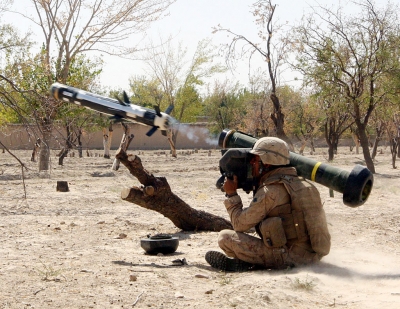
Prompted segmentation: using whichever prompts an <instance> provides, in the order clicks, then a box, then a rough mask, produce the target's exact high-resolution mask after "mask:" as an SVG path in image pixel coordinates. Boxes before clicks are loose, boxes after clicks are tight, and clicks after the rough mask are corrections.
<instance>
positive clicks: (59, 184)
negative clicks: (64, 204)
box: [57, 181, 69, 192]
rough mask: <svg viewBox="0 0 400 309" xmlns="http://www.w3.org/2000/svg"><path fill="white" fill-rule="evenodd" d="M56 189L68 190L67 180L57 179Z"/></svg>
mask: <svg viewBox="0 0 400 309" xmlns="http://www.w3.org/2000/svg"><path fill="white" fill-rule="evenodd" d="M57 191H58V192H68V191H69V188H68V182H66V181H57Z"/></svg>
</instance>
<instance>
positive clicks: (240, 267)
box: [205, 251, 253, 272]
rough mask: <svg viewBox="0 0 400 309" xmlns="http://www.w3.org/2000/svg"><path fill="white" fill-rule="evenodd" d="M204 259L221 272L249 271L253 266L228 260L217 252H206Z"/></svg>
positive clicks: (239, 261) (236, 260)
mask: <svg viewBox="0 0 400 309" xmlns="http://www.w3.org/2000/svg"><path fill="white" fill-rule="evenodd" d="M205 259H206V261H207V263H208V264H210V265H211V266H212V267H214V268H216V269H219V270H223V271H234V272H242V271H249V270H250V269H251V267H252V266H253V265H252V264H250V263H247V262H245V261H242V260H239V259H232V258H228V257H227V256H225V254H223V253H221V252H218V251H208V252H207V253H206V256H205Z"/></svg>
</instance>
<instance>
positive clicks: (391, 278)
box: [0, 147, 400, 309]
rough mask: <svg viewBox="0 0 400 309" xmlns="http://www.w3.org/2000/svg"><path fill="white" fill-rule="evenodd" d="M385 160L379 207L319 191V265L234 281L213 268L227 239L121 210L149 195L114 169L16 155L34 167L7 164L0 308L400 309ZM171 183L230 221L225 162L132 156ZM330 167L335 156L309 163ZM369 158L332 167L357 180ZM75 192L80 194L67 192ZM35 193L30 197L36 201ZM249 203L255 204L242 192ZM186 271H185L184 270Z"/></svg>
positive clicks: (397, 188) (393, 201) (347, 154)
mask: <svg viewBox="0 0 400 309" xmlns="http://www.w3.org/2000/svg"><path fill="white" fill-rule="evenodd" d="M379 151H380V152H382V153H379V154H378V156H377V158H376V162H375V163H376V171H377V173H376V174H375V175H374V187H373V189H372V193H371V195H370V197H369V199H368V201H367V202H366V203H365V204H364V205H362V206H360V207H356V208H351V207H347V206H345V205H344V204H343V202H342V195H341V194H340V193H337V192H336V193H335V196H334V197H330V196H329V189H328V188H326V187H323V186H321V185H318V184H317V187H318V188H319V190H320V193H321V197H322V199H323V201H324V207H325V210H326V213H327V219H328V224H329V229H330V232H331V235H332V248H331V253H330V254H329V255H328V256H327V257H325V258H324V259H323V260H322V261H321V263H320V264H318V265H312V266H309V267H300V268H294V269H288V270H285V271H271V270H260V271H254V272H246V273H224V272H220V271H217V270H214V269H212V268H211V267H210V266H209V265H208V264H207V263H206V261H205V260H204V255H205V253H206V252H207V251H209V250H219V248H218V245H217V235H218V233H216V232H182V231H180V230H179V229H177V228H176V227H175V226H174V225H173V224H172V223H171V221H169V220H168V219H166V218H165V217H163V216H162V215H160V214H158V213H156V212H152V211H149V210H146V209H143V208H141V207H139V206H137V205H135V204H131V203H128V202H125V201H123V200H121V198H120V192H121V190H122V189H123V188H125V187H130V186H132V185H139V183H138V181H137V180H136V179H135V178H134V177H132V176H131V175H130V174H129V173H128V171H127V170H126V169H125V167H124V166H121V168H120V169H119V170H118V171H113V170H112V169H111V167H112V161H113V160H112V159H104V158H103V157H101V156H100V155H101V153H102V152H101V151H100V150H98V151H93V154H96V156H95V155H93V156H92V157H84V158H78V157H77V156H75V157H68V158H66V159H65V160H64V166H58V165H57V162H58V158H57V157H56V151H54V152H53V153H52V160H53V162H52V169H51V171H50V172H49V173H39V172H37V171H38V168H37V163H33V162H30V152H29V151H15V152H13V153H14V154H15V155H17V156H18V157H19V158H20V159H21V160H22V161H23V162H24V163H25V164H26V165H27V166H28V167H29V171H27V172H25V185H26V192H25V191H24V186H23V181H22V178H21V167H20V166H19V164H18V162H17V161H16V160H15V159H14V158H13V157H12V156H11V155H10V154H8V153H7V152H6V153H0V202H1V203H0V205H1V207H0V308H132V307H135V308H184V307H188V308H206V309H210V308H363V309H364V308H371V309H372V308H386V309H390V308H400V269H399V265H400V213H399V199H400V185H399V177H400V171H399V170H397V169H393V168H392V165H391V159H390V151H389V149H388V148H384V147H382V148H381V149H379ZM130 153H134V154H136V155H139V156H140V158H141V159H142V162H143V165H144V167H145V168H146V169H147V170H148V171H150V172H152V173H153V174H154V175H156V176H164V177H166V178H167V180H168V182H169V184H170V185H171V188H172V190H173V192H174V193H175V194H177V195H178V196H179V197H181V198H182V199H183V200H184V201H186V202H187V203H188V204H189V205H191V206H192V207H193V208H196V209H201V210H204V211H207V212H210V213H213V214H216V215H219V216H222V217H224V218H226V219H229V218H228V216H227V213H226V210H225V208H224V206H223V200H224V195H223V193H222V192H221V191H219V190H217V189H216V187H215V182H216V180H217V178H218V177H219V169H218V161H219V158H220V156H221V155H220V151H219V150H217V149H215V150H212V151H211V153H209V151H208V150H199V151H196V152H194V151H191V152H190V151H183V152H181V151H178V158H172V157H171V156H170V155H169V152H168V151H167V152H163V151H161V152H160V151H140V152H138V151H130ZM306 155H307V156H309V157H311V158H312V159H314V160H318V161H322V162H326V158H327V154H326V149H323V148H320V149H317V153H315V154H313V155H310V154H306ZM360 163H361V164H362V163H363V158H362V154H356V153H355V152H354V151H353V152H351V151H350V150H349V148H340V149H339V154H338V155H337V156H336V158H335V160H334V162H332V163H331V164H332V165H334V166H338V167H340V168H343V169H345V170H348V171H350V170H352V168H353V167H354V165H355V164H360ZM57 181H67V182H68V185H69V192H57V191H56V186H57ZM25 193H26V197H25ZM240 195H241V196H242V198H243V200H244V203H245V204H247V203H248V202H249V201H250V199H251V196H249V195H247V194H246V193H244V192H240ZM158 233H169V234H172V235H174V236H178V237H179V242H180V243H179V247H178V249H177V251H176V252H175V253H173V254H169V255H156V256H153V255H147V254H146V253H145V252H144V250H143V249H142V248H141V246H140V239H142V238H146V235H149V234H151V235H154V234H158ZM177 259H180V260H183V259H185V260H186V262H187V265H182V266H176V265H175V263H173V261H174V260H177Z"/></svg>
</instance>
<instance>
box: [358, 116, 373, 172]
mask: <svg viewBox="0 0 400 309" xmlns="http://www.w3.org/2000/svg"><path fill="white" fill-rule="evenodd" d="M357 127H358V132H359V137H360V144H361V148H362V150H363V155H364V159H365V164H366V165H367V168H368V169H369V170H370V171H371V173H373V174H375V166H374V162H373V161H372V158H371V154H370V152H369V140H368V136H367V134H366V132H365V128H363V127H362V125H361V124H357Z"/></svg>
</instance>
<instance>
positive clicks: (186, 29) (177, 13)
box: [9, 0, 383, 89]
mask: <svg viewBox="0 0 400 309" xmlns="http://www.w3.org/2000/svg"><path fill="white" fill-rule="evenodd" d="M382 1H383V0H378V2H382ZM254 2H255V0H178V1H177V2H176V3H174V4H172V5H171V6H170V7H169V9H168V13H169V15H168V16H166V17H164V18H163V19H162V20H159V21H156V22H154V23H153V24H152V26H151V28H150V29H148V31H147V33H146V37H147V38H152V39H153V40H154V41H157V40H158V37H159V36H162V37H168V36H170V35H171V36H173V37H174V41H175V42H176V44H178V42H182V44H183V45H184V46H186V47H187V48H188V55H192V54H193V52H194V51H195V48H196V46H197V43H198V42H199V41H201V40H202V39H205V38H210V39H211V40H212V42H213V43H214V44H215V45H217V46H218V45H219V44H221V43H228V42H229V41H230V39H229V38H227V36H226V34H223V33H217V34H212V28H213V27H215V26H217V25H219V24H220V25H222V26H224V27H226V28H229V29H231V30H232V31H235V32H237V33H240V34H243V35H245V36H246V37H254V38H255V37H256V34H257V28H256V26H255V24H254V17H253V16H252V14H251V13H250V6H251V4H252V3H254ZM29 3H30V0H15V1H14V8H15V9H17V10H18V9H22V10H24V9H26V8H27V7H29ZM273 3H276V4H277V8H276V13H275V18H276V19H277V20H279V22H280V23H285V22H288V23H289V24H294V23H296V21H299V20H300V19H301V17H302V16H303V14H304V13H305V12H308V11H309V10H310V6H315V5H318V4H320V5H327V6H332V5H337V4H338V3H339V2H338V1H337V0H336V1H333V0H318V2H317V1H316V0H307V1H300V0H279V1H278V0H275V1H273ZM32 13H33V12H32ZM9 20H10V21H11V23H14V24H15V25H16V27H17V28H18V29H20V31H22V32H23V31H25V30H27V29H28V28H30V29H31V30H32V31H34V32H37V33H38V35H37V36H38V41H40V39H41V36H40V32H39V31H38V30H39V29H37V28H35V27H33V26H32V24H29V23H28V22H27V21H23V20H21V18H18V22H17V23H16V20H15V16H14V19H9ZM104 60H105V65H104V69H103V73H102V75H101V77H100V81H101V83H102V85H103V86H106V87H109V88H110V89H128V88H129V78H130V77H132V76H134V75H148V74H149V71H148V70H147V69H146V66H145V65H144V63H143V61H139V60H127V59H121V58H118V57H115V56H105V57H104ZM221 61H223V59H221ZM260 65H263V64H260ZM264 66H265V64H264ZM264 69H266V68H264ZM247 73H248V69H247V66H246V65H245V64H244V63H242V65H239V69H238V70H237V71H235V72H231V71H228V72H227V73H226V74H225V75H226V77H227V78H229V79H235V80H238V81H239V82H241V83H242V84H245V83H247V81H248V76H247ZM294 76H295V75H294V73H287V75H286V78H284V79H286V80H293V78H292V77H294Z"/></svg>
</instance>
